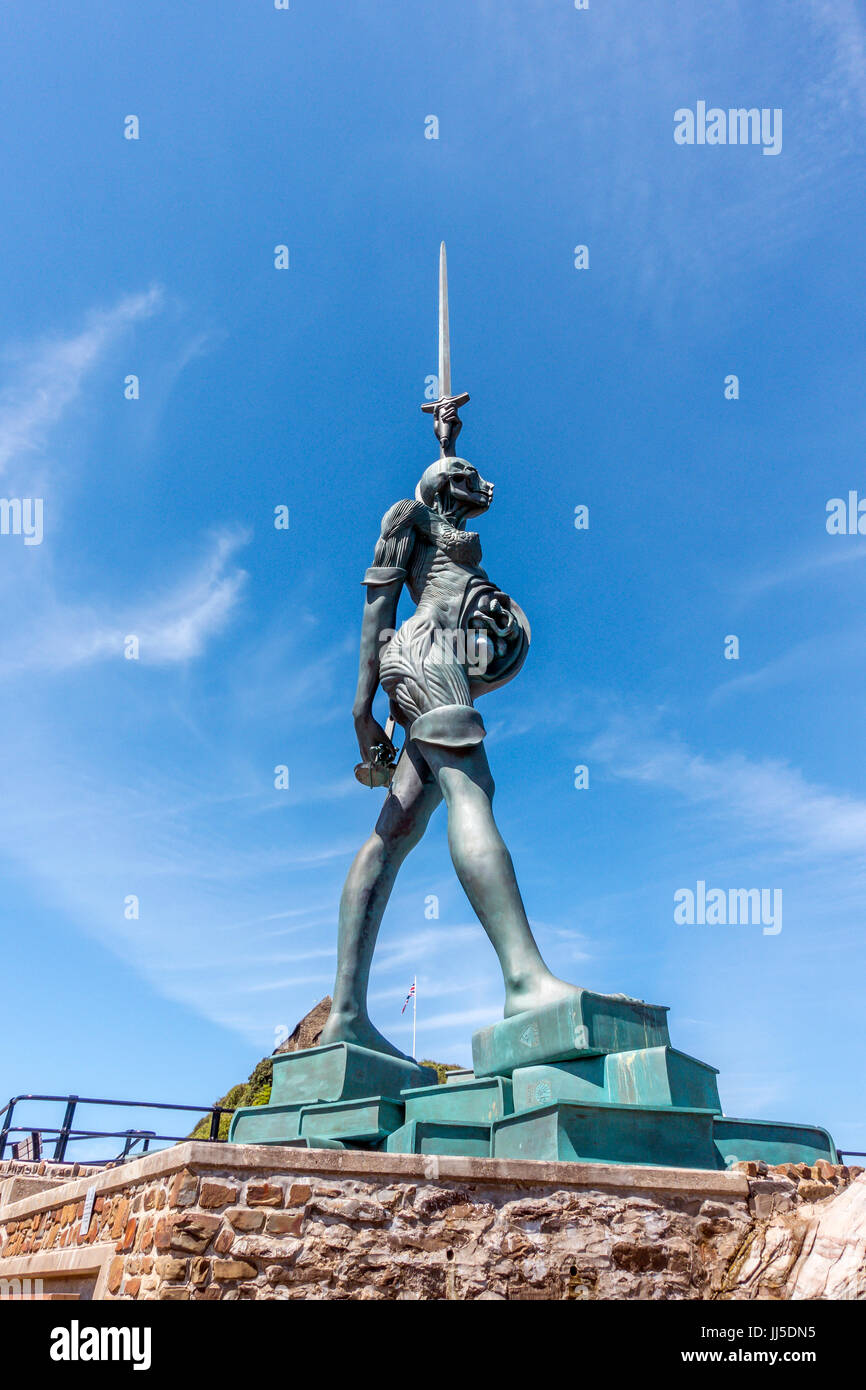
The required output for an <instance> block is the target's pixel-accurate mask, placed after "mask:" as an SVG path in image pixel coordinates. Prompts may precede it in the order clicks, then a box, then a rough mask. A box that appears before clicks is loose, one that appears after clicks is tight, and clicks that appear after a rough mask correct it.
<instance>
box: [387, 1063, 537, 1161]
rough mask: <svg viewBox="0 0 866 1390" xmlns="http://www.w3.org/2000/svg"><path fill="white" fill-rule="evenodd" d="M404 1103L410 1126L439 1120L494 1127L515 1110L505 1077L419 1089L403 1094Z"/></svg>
mask: <svg viewBox="0 0 866 1390" xmlns="http://www.w3.org/2000/svg"><path fill="white" fill-rule="evenodd" d="M403 1100H404V1101H405V1104H406V1120H407V1122H408V1121H409V1120H423V1121H427V1120H439V1121H443V1122H444V1123H446V1124H470V1125H472V1124H475V1125H491V1124H492V1123H493V1121H494V1120H501V1119H502V1117H503V1115H510V1114H511V1112H512V1110H513V1108H514V1107H513V1104H512V1087H511V1082H510V1081H509V1080H507V1078H506V1077H503V1076H486V1077H482V1078H481V1079H480V1080H479V1079H477V1078H476V1077H474V1076H472V1077H470V1078H469V1079H468V1080H463V1081H459V1082H458V1081H455V1082H454V1083H453V1084H452V1085H446V1086H419V1087H416V1088H414V1089H413V1090H411V1091H404V1092H403ZM394 1152H397V1153H402V1152H410V1153H412V1152H420V1150H411V1149H410V1150H406V1151H404V1150H402V1149H398V1150H394ZM425 1152H426V1150H425ZM431 1152H432V1150H431Z"/></svg>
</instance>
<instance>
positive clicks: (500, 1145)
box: [229, 990, 838, 1169]
mask: <svg viewBox="0 0 866 1390" xmlns="http://www.w3.org/2000/svg"><path fill="white" fill-rule="evenodd" d="M472 1056H473V1060H474V1063H475V1068H474V1071H473V1072H467V1071H460V1072H457V1073H451V1074H450V1075H449V1078H448V1081H447V1084H446V1085H444V1086H440V1085H437V1084H436V1073H435V1072H434V1071H432V1070H431V1068H429V1067H419V1066H418V1065H417V1063H415V1062H411V1061H407V1060H405V1059H401V1058H399V1057H392V1056H389V1055H386V1054H384V1053H380V1052H373V1051H371V1050H370V1049H369V1048H364V1047H356V1046H354V1045H353V1044H351V1043H332V1044H330V1045H328V1046H325V1047H312V1048H308V1049H306V1050H305V1051H301V1052H287V1053H281V1054H279V1055H277V1056H276V1057H274V1059H273V1064H274V1077H273V1086H272V1090H271V1099H270V1103H269V1104H268V1105H262V1106H250V1107H247V1108H245V1109H242V1110H237V1111H236V1112H235V1114H234V1117H233V1119H232V1124H231V1129H230V1130H229V1140H230V1141H231V1142H232V1143H239V1144H275V1145H288V1146H290V1147H301V1148H309V1149H312V1148H349V1149H351V1148H362V1149H382V1150H385V1151H387V1152H388V1153H422V1154H443V1155H456V1156H465V1157H472V1158H491V1157H492V1158H507V1159H536V1160H543V1161H546V1162H557V1161H571V1162H586V1163H628V1164H652V1165H656V1166H662V1167H673V1168H704V1169H722V1168H726V1167H730V1166H731V1165H732V1164H734V1163H737V1162H741V1161H743V1160H746V1159H762V1160H763V1161H764V1162H765V1163H768V1164H776V1163H807V1164H809V1165H811V1164H814V1163H816V1162H817V1161H818V1160H819V1159H821V1158H824V1159H826V1160H827V1161H828V1162H830V1163H836V1162H837V1161H838V1156H837V1153H836V1148H835V1145H834V1143H833V1140H832V1139H831V1137H830V1135H829V1134H828V1133H827V1131H826V1130H824V1129H820V1128H819V1127H817V1126H812V1125H796V1124H787V1123H784V1122H781V1121H769V1120H740V1119H731V1118H729V1117H727V1116H725V1115H724V1114H723V1113H722V1107H721V1102H720V1100H719V1092H718V1085H717V1082H716V1077H717V1075H718V1073H717V1071H716V1068H715V1067H711V1066H709V1065H708V1064H707V1063H706V1062H700V1061H698V1060H697V1058H695V1057H690V1056H688V1055H687V1054H686V1053H684V1052H678V1051H677V1049H676V1048H674V1047H671V1044H670V1038H669V1035H668V1025H667V1010H666V1009H665V1008H662V1007H661V1006H659V1005H655V1004H644V1003H643V1002H642V1001H640V1000H638V999H627V998H624V997H622V996H620V995H604V994H595V993H593V992H592V991H590V990H579V991H577V993H576V994H575V995H573V996H572V997H570V998H568V999H565V1000H561V1001H560V1002H559V1003H556V1004H549V1005H546V1006H545V1007H544V1008H541V1009H537V1010H532V1011H527V1012H526V1013H522V1014H517V1015H515V1016H514V1017H513V1018H509V1019H505V1020H504V1021H503V1022H501V1023H495V1024H493V1026H492V1027H490V1028H484V1029H482V1030H481V1032H479V1033H476V1034H475V1035H474V1037H473V1039H472Z"/></svg>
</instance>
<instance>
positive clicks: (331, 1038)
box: [318, 1009, 414, 1062]
mask: <svg viewBox="0 0 866 1390" xmlns="http://www.w3.org/2000/svg"><path fill="white" fill-rule="evenodd" d="M341 1042H342V1043H354V1044H355V1046H356V1047H368V1048H369V1049H370V1051H371V1052H385V1053H387V1055H388V1056H389V1057H399V1058H400V1060H401V1061H403V1062H412V1061H414V1058H412V1057H407V1056H406V1054H405V1052H401V1051H400V1049H399V1048H397V1047H394V1045H393V1044H392V1043H389V1041H388V1039H387V1038H386V1037H384V1036H383V1035H382V1034H381V1033H380V1032H379V1030H378V1028H374V1027H373V1025H372V1023H371V1022H370V1020H369V1018H368V1017H367V1015H366V1014H350V1013H335V1012H334V1010H333V1009H332V1010H331V1013H330V1015H329V1017H328V1021H327V1023H326V1024H325V1026H324V1028H323V1029H322V1035H321V1037H320V1038H319V1043H318V1045H319V1047H325V1046H327V1044H328V1043H341Z"/></svg>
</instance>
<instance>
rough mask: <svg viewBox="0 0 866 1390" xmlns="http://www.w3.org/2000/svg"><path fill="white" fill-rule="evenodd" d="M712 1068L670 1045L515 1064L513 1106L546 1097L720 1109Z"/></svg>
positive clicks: (526, 1106) (540, 1101)
mask: <svg viewBox="0 0 866 1390" xmlns="http://www.w3.org/2000/svg"><path fill="white" fill-rule="evenodd" d="M717 1075H718V1072H717V1071H716V1068H715V1067H708V1066H707V1064H706V1062H699V1061H697V1059H696V1058H694V1057H689V1056H687V1054H686V1053H685V1052H677V1050H676V1049H675V1048H673V1047H647V1048H640V1049H637V1050H636V1051H631V1052H609V1053H607V1055H605V1056H599V1057H582V1058H579V1059H578V1060H577V1061H574V1062H557V1063H550V1064H548V1065H546V1066H536V1067H519V1068H518V1069H517V1070H516V1071H515V1072H514V1073H513V1075H512V1081H513V1083H514V1108H515V1110H528V1109H530V1108H531V1107H533V1106H536V1105H549V1104H550V1103H551V1101H560V1100H562V1101H588V1102H593V1101H607V1102H609V1103H613V1104H619V1105H678V1106H685V1107H687V1108H692V1109H699V1110H715V1111H717V1112H718V1113H721V1109H722V1106H721V1102H720V1100H719V1088H718V1085H717V1082H716V1077H717Z"/></svg>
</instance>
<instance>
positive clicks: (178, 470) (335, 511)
mask: <svg viewBox="0 0 866 1390" xmlns="http://www.w3.org/2000/svg"><path fill="white" fill-rule="evenodd" d="M2 28H3V43H2V47H0V53H2V57H0V64H2V69H3V71H2V91H3V101H2V120H3V126H4V138H3V139H2V141H0V171H2V173H0V177H2V186H3V189H4V219H3V224H4V235H3V256H2V262H0V278H2V298H3V306H4V314H3V324H2V330H0V331H2V338H0V466H2V470H3V478H2V483H0V489H2V493H3V496H5V497H7V498H15V497H19V498H26V497H41V498H43V499H44V540H43V542H42V544H41V545H38V546H36V545H34V546H29V547H26V546H25V545H24V544H23V538H22V537H20V536H14V535H8V536H0V593H2V598H3V612H4V622H3V627H2V636H0V715H2V722H3V730H4V737H3V756H2V759H0V793H2V794H0V872H2V883H3V894H2V919H3V925H4V928H5V930H4V933H3V938H4V945H3V965H4V972H3V974H4V985H5V988H4V990H3V998H4V1010H3V1012H4V1023H5V1027H4V1038H5V1045H4V1047H3V1052H2V1060H0V1090H2V1091H5V1093H6V1095H9V1094H12V1093H15V1092H19V1091H52V1092H53V1091H57V1092H66V1091H76V1092H78V1093H81V1094H87V1093H89V1094H97V1095H114V1096H125V1095H128V1096H135V1097H138V1098H141V1099H171V1100H176V1101H185V1102H207V1101H210V1100H212V1099H213V1098H215V1097H216V1096H217V1095H218V1094H220V1093H221V1092H223V1091H224V1090H225V1089H226V1088H227V1086H228V1085H229V1084H231V1083H232V1082H234V1081H236V1080H238V1079H239V1078H241V1077H243V1076H245V1075H246V1074H247V1072H248V1071H249V1070H250V1068H251V1067H252V1065H253V1064H254V1063H255V1061H256V1060H257V1059H258V1058H259V1057H260V1056H261V1055H263V1054H264V1053H265V1052H267V1051H269V1050H270V1049H271V1048H272V1047H273V1045H274V1040H275V1037H276V1035H277V1030H279V1029H280V1028H281V1027H282V1028H283V1029H286V1028H291V1027H292V1026H293V1025H294V1023H295V1022H296V1021H297V1019H298V1018H299V1017H300V1015H301V1014H302V1013H304V1012H305V1011H306V1010H307V1009H308V1008H309V1007H310V1006H311V1005H312V1004H314V1003H315V1002H316V1001H317V1000H318V999H319V998H320V997H321V996H322V995H323V994H325V993H326V992H327V991H328V990H329V988H330V984H331V980H332V973H333V967H334V942H335V923H336V909H337V902H338V898H339V893H340V888H341V885H342V880H343V878H344V876H345V873H346V870H347V868H348V865H349V863H350V861H351V857H352V855H353V853H354V850H355V849H356V848H357V846H358V845H359V844H360V843H361V841H362V840H363V838H364V837H365V835H366V834H367V833H368V830H369V828H370V826H371V824H372V821H373V819H374V817H375V815H376V813H377V809H378V804H379V801H380V799H381V794H380V793H374V792H370V791H366V790H364V789H362V788H360V787H359V786H358V785H357V784H356V783H355V781H354V779H353V777H352V767H353V764H354V762H355V761H356V758H357V749H356V746H355V743H354V737H353V730H352V723H351V717H350V709H351V701H352V695H353V690H354V681H355V671H356V661H357V656H356V652H357V639H358V635H359V627H360V611H361V603H362V590H361V588H360V579H361V576H362V574H363V572H364V569H365V568H366V566H367V565H368V564H369V563H370V562H371V559H372V550H373V545H374V543H375V539H376V536H377V532H378V524H379V519H380V517H381V516H382V514H383V512H384V511H385V510H386V508H387V507H388V506H390V505H391V503H393V502H394V501H396V500H397V499H398V498H400V497H404V496H409V495H411V494H412V491H413V488H414V484H415V482H416V480H417V478H418V477H419V476H420V474H421V472H422V471H423V469H424V468H425V467H426V465H427V464H428V463H429V462H431V461H432V459H433V457H434V456H435V454H436V448H435V441H434V440H433V436H432V431H431V429H430V424H429V419H428V417H426V416H422V415H421V413H420V411H419V409H418V406H419V403H420V401H421V399H422V397H423V391H424V380H425V377H426V376H427V375H428V374H429V373H431V372H435V370H436V361H435V348H436V342H435V284H436V257H437V248H438V245H439V241H440V239H441V238H443V237H444V238H445V239H446V241H447V243H448V252H449V272H450V281H451V330H452V360H453V372H454V386H455V388H456V389H466V390H469V391H470V392H471V394H472V401H471V403H470V405H469V406H468V407H467V408H466V410H465V411H464V412H463V415H464V421H465V427H464V431H463V434H462V436H461V440H460V446H461V452H463V453H464V454H465V455H466V456H467V457H468V458H470V459H471V460H472V462H473V463H475V464H476V465H477V466H478V467H479V469H480V470H481V472H482V473H483V474H484V476H486V477H488V478H492V479H493V480H494V482H495V483H496V501H495V503H494V507H493V509H492V511H491V513H490V514H489V515H488V516H487V517H485V518H484V519H483V521H482V523H481V526H480V530H481V534H482V541H483V545H484V552H485V565H486V567H487V569H488V570H489V572H490V573H491V576H492V577H494V578H495V579H496V582H497V583H498V584H500V585H501V586H502V587H503V588H504V589H506V590H507V591H508V592H510V593H511V594H513V595H514V597H515V598H517V599H518V600H519V602H520V603H521V605H522V606H523V608H524V609H525V610H526V612H527V613H528V615H529V617H530V620H531V622H532V627H533V646H532V651H531V653H530V658H529V660H528V662H527V665H526V667H525V668H524V670H523V672H522V673H521V675H520V677H519V679H518V680H517V681H515V682H514V683H513V684H511V685H510V686H508V687H507V688H506V689H505V690H502V691H499V692H497V693H495V694H494V695H492V696H490V697H487V698H486V700H485V701H483V702H482V705H481V708H482V711H483V713H484V717H485V722H486V724H487V727H488V730H489V737H488V751H489V755H490V759H491V763H492V766H493V770H494V774H495V777H496V782H497V788H498V790H497V802H496V807H497V816H498V819H499V822H500V825H501V828H502V830H503V832H504V834H505V836H506V838H507V840H508V842H509V845H510V847H511V849H512V853H513V855H514V859H515V863H516V866H517V870H518V875H519V878H520V882H521V886H522V890H523V893H524V897H525V900H526V904H527V910H528V912H529V915H530V918H531V920H532V921H533V923H534V925H535V928H536V931H537V935H538V938H539V941H540V943H541V945H542V948H543V950H544V952H545V953H546V955H547V958H548V960H549V962H550V964H551V965H552V967H553V968H554V969H555V970H556V971H557V972H558V973H560V974H562V975H564V976H566V977H567V978H569V979H572V980H574V981H575V982H577V983H581V984H584V985H587V986H589V987H592V988H595V989H601V990H610V991H616V990H622V991H625V992H628V993H633V994H636V995H639V996H640V997H642V998H646V999H650V1000H652V1001H654V1002H659V1003H665V1004H668V1005H670V1007H671V1014H670V1021H671V1030H672V1039H673V1042H674V1044H675V1045H676V1046H679V1047H680V1048H681V1049H682V1050H684V1051H686V1052H689V1053H691V1054H693V1055H696V1056H698V1057H700V1058H702V1059H704V1060H706V1061H709V1062H711V1063H712V1064H713V1065H715V1066H717V1067H719V1068H720V1070H721V1076H720V1086H721V1093H722V1099H723V1102H724V1104H725V1108H726V1110H727V1111H728V1113H731V1114H746V1115H756V1116H767V1117H777V1118H786V1119H792V1120H807V1121H813V1122H819V1123H824V1124H826V1125H827V1126H828V1127H830V1128H831V1130H832V1131H833V1133H834V1135H835V1137H836V1138H837V1141H838V1142H839V1144H840V1145H841V1146H842V1147H843V1148H844V1147H847V1148H850V1149H866V1116H864V1103H863V1102H864V1088H863V1080H862V1078H863V1071H864V1067H863V1062H864V1038H863V1026H862V1013H863V1010H862V988H863V979H864V963H866V961H864V956H866V947H864V928H863V903H864V888H866V871H864V850H866V787H864V775H863V768H864V765H866V718H864V707H863V698H862V692H863V681H864V674H866V642H864V637H866V632H864V599H866V541H864V540H863V539H862V538H861V537H859V536H856V535H855V536H830V535H828V534H827V531H826V527H825V518H826V511H825V509H826V503H827V501H828V499H830V498H832V497H837V496H842V497H845V496H847V494H848V491H849V490H850V489H857V488H858V487H859V488H860V489H861V491H862V492H863V494H864V495H866V475H864V469H863V437H864V423H866V422H864V415H866V405H864V394H863V390H862V379H863V371H864V356H866V353H864V345H863V333H862V312H861V305H862V302H863V292H864V269H863V254H862V223H863V213H864V195H863V187H864V182H863V174H864V159H863V153H862V149H863V142H862V126H863V122H864V119H866V26H864V19H863V12H862V9H858V7H857V6H855V5H854V4H852V3H849V2H848V0H834V3H833V4H829V3H823V0H804V3H802V4H801V5H799V6H797V7H796V11H793V10H792V8H791V6H790V4H787V3H781V2H779V0H769V3H767V4H765V5H763V6H762V7H761V13H760V15H756V13H755V11H754V8H753V7H752V6H749V5H746V4H738V3H731V4H728V5H727V6H725V7H722V8H720V7H719V6H717V5H710V4H707V3H705V0H695V2H694V3H693V4H691V5H690V6H688V7H684V6H682V5H679V4H674V3H672V0H668V3H660V4H656V5H651V6H647V5H644V6H637V7H636V6H634V5H633V4H628V3H627V2H626V0H612V2H611V3H607V4H602V3H600V2H599V3H596V0H591V7H590V9H589V10H588V11H581V12H579V11H576V10H575V9H574V7H573V4H572V3H571V0H545V2H544V3H538V2H536V3H533V0H497V2H496V3H483V2H482V3H475V4H473V5H471V6H467V5H465V4H464V3H459V0H439V3H438V4H437V5H435V6H421V5H417V6H407V5H405V3H397V0H377V3H376V4H375V5H370V4H362V3H359V0H329V2H328V3H327V4H322V3H317V4H315V5H314V4H313V3H312V0H292V3H291V9H290V10H289V11H276V10H275V9H274V8H273V4H272V0H245V3H244V4H243V6H241V5H239V4H233V3H228V0H214V3H212V4H210V5H208V6H207V7H205V8H203V7H201V6H194V7H193V6H181V7H178V6H177V5H174V4H170V3H167V2H166V3H161V2H160V0H148V2H147V3H143V4H142V3H135V4H131V3H126V0H124V3H118V4H115V5H113V6H111V7H109V8H107V9H106V7H105V6H102V5H97V4H95V3H93V0H85V2H84V3H82V4H80V5H78V6H76V7H75V8H74V10H70V8H69V7H68V6H66V5H61V4H59V3H54V0H47V3H43V4H40V5H39V6H37V7H30V8H29V9H26V8H24V7H15V8H14V9H9V10H7V12H6V14H5V15H4V18H3V21H2ZM699 100H706V101H707V103H708V104H709V105H714V104H717V105H719V106H721V107H723V108H727V107H739V106H745V107H752V106H756V107H769V108H781V109H782V111H783V113H784V126H783V129H784V140H783V148H782V152H781V154H779V155H778V156H777V157H772V158H767V157H764V156H763V155H762V153H761V150H760V149H759V148H755V147H751V146H726V147H708V146H702V147H699V146H678V145H677V144H675V142H674V140H673V130H674V112H675V110H677V109H678V108H681V107H686V106H689V107H692V108H694V107H695V105H696V103H697V102H698V101H699ZM129 114H135V115H137V116H138V117H139V120H140V139H139V140H137V141H130V140H126V139H124V138H123V122H124V118H125V117H126V116H127V115H129ZM431 114H433V115H436V116H437V117H438V120H439V139H438V140H428V139H425V134H424V131H425V117H427V116H429V115H431ZM281 243H285V244H286V245H288V247H289V250H290V269H289V270H287V271H278V270H276V269H275V268H274V247H275V246H276V245H278V244H281ZM577 244H586V245H587V246H588V247H589V252H590V265H589V269H588V270H585V271H578V270H576V269H575V268H574V264H573V262H574V254H573V248H574V247H575V246H576V245H577ZM130 373H134V374H136V375H138V376H139V378H140V383H141V386H140V399H138V400H134V401H130V400H126V399H125V398H124V379H125V378H126V377H127V375H128V374H130ZM729 373H735V374H737V376H738V377H739V381H740V398H739V399H738V400H736V401H728V400H725V398H724V379H725V377H726V376H727V375H728V374H729ZM280 504H285V505H287V506H288V507H289V508H290V512H291V525H290V529H289V530H288V531H277V530H275V529H274V526H273V513H274V508H275V507H276V506H278V505H280ZM578 504H586V505H587V506H588V507H589V509H590V526H589V529H588V530H587V531H583V532H578V531H576V530H575V528H574V525H573V516H574V509H575V506H577V505H578ZM129 634H136V635H138V636H139V638H140V642H141V657H140V660H138V661H129V660H126V659H124V655H123V641H124V638H125V636H127V635H129ZM728 634H736V635H737V636H738V637H739V639H740V658H739V660H738V661H727V660H725V659H724V656H723V650H724V640H725V637H726V636H727V635H728ZM278 764H286V765H287V766H288V767H289V769H290V779H291V786H290V789H289V790H288V791H278V790H276V789H275V788H274V768H275V766H276V765H278ZM577 764H586V765H587V766H588V767H589V769H590V786H589V789H588V790H585V791H578V790H576V789H575V788H574V786H573V769H574V767H575V766H576V765H577ZM699 880H702V881H705V882H706V883H707V884H708V885H709V886H713V887H720V888H723V889H730V888H740V887H742V888H750V887H762V888H774V889H781V890H782V893H783V902H784V919H783V929H782V931H781V932H780V933H779V934H778V935H775V936H770V935H764V934H763V933H762V931H761V929H760V927H759V926H733V927H732V926H727V927H722V926H691V927H689V926H680V925H678V924H677V923H675V921H674V916H673V895H674V893H675V892H676V891H677V889H679V888H682V887H692V888H694V886H695V885H696V883H697V882H698V881H699ZM129 894H135V895H137V896H138V897H139V900H140V916H139V919H138V920H137V921H135V920H133V921H128V920H126V919H125V917H124V900H125V898H126V897H127V895H129ZM431 894H435V895H437V896H438V899H439V917H438V919H437V920H430V919H428V918H426V917H425V900H426V899H427V898H428V896H429V895H431ZM414 974H417V977H418V1009H419V1011H418V1028H419V1037H418V1045H419V1054H423V1055H427V1056H433V1057H435V1058H438V1059H440V1060H448V1061H457V1062H466V1061H468V1059H469V1039H470V1036H471V1033H472V1031H473V1030H474V1029H475V1028H477V1027H480V1026H482V1025H483V1024H486V1023H489V1022H491V1021H493V1020H494V1019H495V1018H496V1017H497V1016H498V1014H499V1012H500V1010H501V999H502V990H501V982H500V980H499V979H498V972H497V967H496V961H495V958H494V956H493V954H492V952H491V950H490V948H489V946H488V944H487V941H486V939H485V937H484V935H483V932H482V931H481V929H480V927H479V926H478V925H477V924H476V923H475V922H474V920H473V918H472V914H471V911H470V909H469V907H468V905H467V903H466V902H465V900H464V899H463V897H462V894H461V891H460V889H459V886H458V885H457V883H456V881H455V879H454V877H453V873H452V870H451V866H450V861H449V859H448V854H447V847H446V842H445V833H444V819H443V815H442V813H439V814H438V815H437V818H436V819H435V820H434V822H433V824H432V825H431V828H430V832H429V834H428V837H427V839H426V841H425V843H424V844H423V845H422V846H421V847H420V848H419V849H418V850H417V851H416V852H415V854H414V855H413V856H412V858H411V859H410V860H409V861H408V862H407V864H406V866H405V868H404V871H403V873H402V876H401V878H400V880H399V882H398V885H397V890H396V893H395V896H394V899H393V902H392V905H391V907H390V909H389V912H388V915H387V917H386V920H385V924H384V927H383V932H382V937H381V947H380V951H379V953H378V955H377V961H376V965H375V968H374V975H373V984H372V996H373V1015H374V1019H375V1022H376V1023H377V1024H378V1026H379V1027H381V1028H382V1029H383V1031H384V1032H385V1033H386V1034H388V1035H389V1036H390V1037H391V1038H392V1039H393V1040H394V1041H395V1042H397V1043H398V1044H400V1045H402V1046H408V1045H409V1043H410V1040H411V1034H410V1031H409V1030H410V1029H411V1023H410V1020H409V1013H408V1011H407V1014H406V1015H405V1016H403V1017H402V1018H401V1016H400V1007H401V1005H402V1002H403V999H404V997H405V994H406V991H407V989H408V987H409V984H410V983H411V980H412V977H413V975H414ZM4 1098H5V1097H4Z"/></svg>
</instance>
